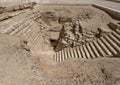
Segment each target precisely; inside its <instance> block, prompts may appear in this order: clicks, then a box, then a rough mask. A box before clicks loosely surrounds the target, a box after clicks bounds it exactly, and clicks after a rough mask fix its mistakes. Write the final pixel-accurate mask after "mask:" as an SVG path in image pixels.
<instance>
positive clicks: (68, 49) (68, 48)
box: [66, 47, 71, 59]
mask: <svg viewBox="0 0 120 85" xmlns="http://www.w3.org/2000/svg"><path fill="white" fill-rule="evenodd" d="M66 50H67V59H68V58H70V56H71V55H70V47H67V48H66Z"/></svg>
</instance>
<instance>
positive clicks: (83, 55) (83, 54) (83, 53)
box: [80, 46, 86, 59]
mask: <svg viewBox="0 0 120 85" xmlns="http://www.w3.org/2000/svg"><path fill="white" fill-rule="evenodd" d="M80 51H81V54H82V58H85V59H86V55H85V52H84V50H83V46H81V47H80Z"/></svg>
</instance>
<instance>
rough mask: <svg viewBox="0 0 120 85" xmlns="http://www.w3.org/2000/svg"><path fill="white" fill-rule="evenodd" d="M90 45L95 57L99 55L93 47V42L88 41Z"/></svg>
mask: <svg viewBox="0 0 120 85" xmlns="http://www.w3.org/2000/svg"><path fill="white" fill-rule="evenodd" d="M90 46H91V48H92V51H93V52H94V53H95V55H96V57H100V54H99V53H98V51H97V49H96V48H95V46H94V44H93V42H90Z"/></svg>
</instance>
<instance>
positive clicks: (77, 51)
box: [54, 29, 120, 62]
mask: <svg viewBox="0 0 120 85" xmlns="http://www.w3.org/2000/svg"><path fill="white" fill-rule="evenodd" d="M119 56H120V29H116V30H113V31H112V32H111V33H109V34H106V35H105V36H103V37H100V38H98V39H95V40H93V41H90V42H88V43H86V44H84V45H82V46H76V47H73V48H71V47H67V48H64V49H62V50H61V51H59V52H56V53H55V55H54V59H55V61H57V62H62V61H65V60H66V59H69V58H84V59H94V58H100V57H119Z"/></svg>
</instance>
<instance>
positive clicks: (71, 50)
mask: <svg viewBox="0 0 120 85" xmlns="http://www.w3.org/2000/svg"><path fill="white" fill-rule="evenodd" d="M70 55H71V56H70V57H71V58H74V53H73V48H70Z"/></svg>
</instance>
